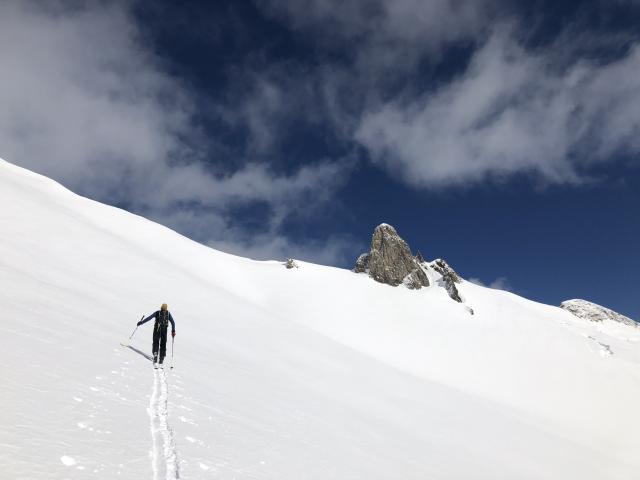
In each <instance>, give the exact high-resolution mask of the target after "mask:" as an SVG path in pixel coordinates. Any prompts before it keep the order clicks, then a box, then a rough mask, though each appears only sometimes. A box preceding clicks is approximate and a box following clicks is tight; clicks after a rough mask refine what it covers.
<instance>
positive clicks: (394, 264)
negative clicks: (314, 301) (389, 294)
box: [354, 223, 429, 289]
mask: <svg viewBox="0 0 640 480" xmlns="http://www.w3.org/2000/svg"><path fill="white" fill-rule="evenodd" d="M354 271H355V272H356V273H363V272H364V273H368V274H369V276H370V277H371V278H373V279H374V280H375V281H377V282H380V283H385V284H387V285H392V286H394V287H395V286H398V285H401V284H403V285H406V286H407V287H408V288H411V289H419V288H422V287H428V286H429V278H428V277H427V274H426V273H425V271H424V269H423V267H422V266H421V265H420V263H419V262H418V261H417V260H416V259H415V258H414V257H413V255H412V254H411V249H410V248H409V245H408V244H407V242H405V241H404V240H403V239H402V238H401V237H400V235H398V232H397V231H396V229H395V228H393V227H392V226H391V225H389V224H387V223H381V224H380V225H378V226H377V227H376V228H375V230H374V231H373V235H372V237H371V248H370V250H369V252H368V253H363V254H362V255H360V256H359V257H358V260H357V261H356V265H355V267H354Z"/></svg>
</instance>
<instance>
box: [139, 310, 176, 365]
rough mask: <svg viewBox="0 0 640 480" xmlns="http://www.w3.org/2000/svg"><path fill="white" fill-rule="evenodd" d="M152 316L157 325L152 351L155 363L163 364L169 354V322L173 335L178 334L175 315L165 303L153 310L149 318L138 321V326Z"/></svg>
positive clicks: (154, 329) (154, 330) (154, 328)
mask: <svg viewBox="0 0 640 480" xmlns="http://www.w3.org/2000/svg"><path fill="white" fill-rule="evenodd" d="M152 318H154V319H155V321H156V322H155V325H154V326H153V344H152V347H151V351H152V352H153V363H154V364H160V365H162V362H163V361H164V357H165V356H166V354H167V328H168V327H169V322H171V336H172V337H175V336H176V324H175V322H174V321H173V317H172V316H171V313H170V312H169V310H168V308H167V304H166V303H163V304H162V306H161V307H160V310H157V311H155V312H153V313H152V314H151V315H149V316H148V317H147V318H144V319H142V320H140V321H139V322H138V326H140V325H142V324H143V323H146V322H148V321H149V320H151V319H152Z"/></svg>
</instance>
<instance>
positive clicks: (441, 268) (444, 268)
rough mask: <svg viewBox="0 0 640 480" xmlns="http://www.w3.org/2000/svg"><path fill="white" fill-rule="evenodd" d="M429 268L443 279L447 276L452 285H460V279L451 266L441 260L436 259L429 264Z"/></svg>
mask: <svg viewBox="0 0 640 480" xmlns="http://www.w3.org/2000/svg"><path fill="white" fill-rule="evenodd" d="M431 268H433V269H434V270H435V271H436V272H438V273H439V274H440V275H442V276H443V277H444V276H445V275H446V276H448V277H449V278H450V279H451V280H452V281H453V282H454V283H460V277H459V276H458V274H457V273H456V271H455V270H454V269H453V268H451V266H450V265H449V264H448V263H447V262H446V260H443V259H442V258H437V259H435V260H434V261H433V262H431Z"/></svg>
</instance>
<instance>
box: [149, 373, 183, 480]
mask: <svg viewBox="0 0 640 480" xmlns="http://www.w3.org/2000/svg"><path fill="white" fill-rule="evenodd" d="M153 377H154V378H153V391H152V392H151V399H150V401H149V409H148V412H149V420H150V423H151V424H150V428H151V443H152V445H151V447H152V448H151V468H152V470H153V480H162V479H166V480H175V479H179V478H180V471H179V467H178V453H177V451H176V445H175V441H174V439H173V430H172V429H171V426H170V425H169V421H168V419H169V411H168V410H169V409H168V400H169V388H168V386H167V377H166V374H165V372H164V369H162V368H158V369H154V371H153Z"/></svg>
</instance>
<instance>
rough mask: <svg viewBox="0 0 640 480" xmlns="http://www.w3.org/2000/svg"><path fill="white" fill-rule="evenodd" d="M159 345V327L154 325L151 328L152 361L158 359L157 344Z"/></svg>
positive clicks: (154, 361)
mask: <svg viewBox="0 0 640 480" xmlns="http://www.w3.org/2000/svg"><path fill="white" fill-rule="evenodd" d="M159 345H160V329H159V328H158V327H154V329H153V343H152V345H151V351H152V352H153V363H157V361H158V346H159Z"/></svg>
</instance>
